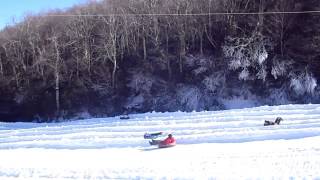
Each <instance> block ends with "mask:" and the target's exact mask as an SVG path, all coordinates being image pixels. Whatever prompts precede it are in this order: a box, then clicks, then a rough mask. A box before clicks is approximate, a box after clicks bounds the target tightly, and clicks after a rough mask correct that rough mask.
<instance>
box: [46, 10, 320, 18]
mask: <svg viewBox="0 0 320 180" xmlns="http://www.w3.org/2000/svg"><path fill="white" fill-rule="evenodd" d="M318 13H320V11H268V12H213V13H186V14H178V13H173V14H172V13H155V14H48V15H46V16H53V17H55V16H56V17H60V16H61V17H104V16H105V17H109V16H211V15H212V16H215V15H272V14H318Z"/></svg>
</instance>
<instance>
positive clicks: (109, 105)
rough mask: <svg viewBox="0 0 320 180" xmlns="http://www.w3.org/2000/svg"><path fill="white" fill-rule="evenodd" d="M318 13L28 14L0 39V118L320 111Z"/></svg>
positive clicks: (300, 5)
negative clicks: (301, 106) (239, 106)
mask: <svg viewBox="0 0 320 180" xmlns="http://www.w3.org/2000/svg"><path fill="white" fill-rule="evenodd" d="M310 11H311V12H310ZM316 11H320V3H319V1H318V0H268V1H267V0H179V1H177V0H104V1H101V2H88V3H87V4H85V5H81V6H75V7H73V8H72V9H69V10H67V11H59V10H57V11H51V12H47V13H46V14H38V15H30V16H26V17H25V20H24V21H23V22H21V23H18V24H15V25H14V26H9V27H6V28H5V29H3V30H2V31H1V32H0V121H15V120H23V121H28V120H35V119H39V121H43V120H52V119H56V118H57V117H62V118H71V117H79V116H81V115H80V114H81V113H82V115H83V114H90V115H92V116H107V115H117V114H122V113H123V112H124V111H127V112H128V113H133V112H149V111H177V110H182V111H192V110H216V109H225V108H226V107H225V104H224V103H223V101H224V100H230V99H234V98H242V99H250V100H253V101H255V102H256V103H257V105H263V104H268V105H273V104H286V103H310V102H311V103H319V102H320V98H319V87H318V86H317V82H318V80H319V78H320V71H319V68H320V62H319V61H320V13H319V12H316Z"/></svg>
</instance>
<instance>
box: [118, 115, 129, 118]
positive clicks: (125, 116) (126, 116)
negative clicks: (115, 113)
mask: <svg viewBox="0 0 320 180" xmlns="http://www.w3.org/2000/svg"><path fill="white" fill-rule="evenodd" d="M120 119H130V117H129V116H128V115H121V116H120Z"/></svg>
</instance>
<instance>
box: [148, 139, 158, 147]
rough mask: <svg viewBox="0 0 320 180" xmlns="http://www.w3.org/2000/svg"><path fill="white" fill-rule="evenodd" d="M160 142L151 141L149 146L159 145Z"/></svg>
mask: <svg viewBox="0 0 320 180" xmlns="http://www.w3.org/2000/svg"><path fill="white" fill-rule="evenodd" d="M160 142H161V140H155V139H152V140H151V141H149V144H150V145H151V146H154V145H159V143H160Z"/></svg>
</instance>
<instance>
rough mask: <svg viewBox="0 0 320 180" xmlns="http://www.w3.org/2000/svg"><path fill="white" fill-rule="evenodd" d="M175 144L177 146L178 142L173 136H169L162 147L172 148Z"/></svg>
mask: <svg viewBox="0 0 320 180" xmlns="http://www.w3.org/2000/svg"><path fill="white" fill-rule="evenodd" d="M175 144H176V140H175V139H174V137H172V134H169V135H168V137H167V138H166V139H165V140H163V141H161V142H160V145H162V146H170V145H175Z"/></svg>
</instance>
